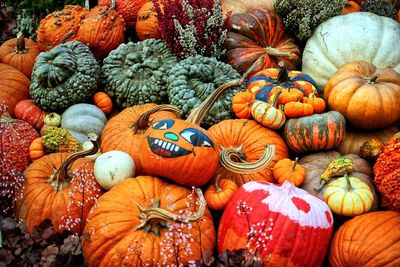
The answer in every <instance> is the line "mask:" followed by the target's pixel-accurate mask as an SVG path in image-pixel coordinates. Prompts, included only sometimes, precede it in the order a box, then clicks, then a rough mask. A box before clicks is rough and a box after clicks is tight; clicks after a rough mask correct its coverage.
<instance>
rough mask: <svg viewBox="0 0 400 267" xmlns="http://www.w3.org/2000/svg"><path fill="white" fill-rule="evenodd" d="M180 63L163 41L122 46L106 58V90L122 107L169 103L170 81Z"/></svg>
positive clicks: (146, 41)
mask: <svg viewBox="0 0 400 267" xmlns="http://www.w3.org/2000/svg"><path fill="white" fill-rule="evenodd" d="M177 62H178V60H177V58H176V56H175V55H173V54H172V53H171V52H170V50H169V49H168V47H167V46H166V45H165V43H164V42H162V41H161V40H155V39H148V40H144V41H141V42H137V43H133V42H129V43H127V44H121V45H120V46H119V47H118V48H117V49H115V50H114V51H112V52H111V53H110V54H109V55H108V57H107V58H105V59H104V64H103V72H104V77H105V91H106V93H107V94H108V95H109V96H110V97H111V98H113V99H114V100H115V101H116V103H117V105H118V106H120V107H124V108H126V107H131V106H134V105H140V104H145V103H158V104H161V103H167V100H168V99H167V92H166V91H167V81H166V78H167V76H168V73H169V71H170V70H171V68H172V67H173V66H174V65H175V64H176V63H177Z"/></svg>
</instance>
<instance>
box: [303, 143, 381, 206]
mask: <svg viewBox="0 0 400 267" xmlns="http://www.w3.org/2000/svg"><path fill="white" fill-rule="evenodd" d="M343 159H344V160H343ZM299 163H300V164H301V166H303V167H304V168H305V169H306V176H305V178H304V182H303V184H302V185H301V188H303V189H304V190H306V191H307V192H309V193H310V194H313V195H316V196H318V197H320V198H321V199H323V197H324V190H325V188H326V187H327V186H328V185H329V184H330V183H332V182H333V181H335V179H337V178H338V177H343V176H344V175H345V174H347V175H348V176H349V177H355V178H358V179H360V180H362V181H363V182H365V183H366V184H368V185H369V187H370V189H371V190H372V193H373V199H374V202H373V205H372V208H371V210H377V208H378V199H379V198H378V195H377V193H376V188H375V185H374V183H373V175H372V170H371V166H370V165H369V163H368V162H367V161H365V160H364V159H362V158H360V157H359V156H357V155H354V154H347V155H345V154H343V155H341V154H340V153H338V152H336V151H325V152H317V153H313V154H310V155H307V156H304V157H302V158H301V159H300V160H299Z"/></svg>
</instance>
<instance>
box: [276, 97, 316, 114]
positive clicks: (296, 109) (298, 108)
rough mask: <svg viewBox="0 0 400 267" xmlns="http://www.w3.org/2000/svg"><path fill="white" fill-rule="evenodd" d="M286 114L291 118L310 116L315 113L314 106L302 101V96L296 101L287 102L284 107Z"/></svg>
mask: <svg viewBox="0 0 400 267" xmlns="http://www.w3.org/2000/svg"><path fill="white" fill-rule="evenodd" d="M283 111H284V112H285V115H286V116H287V117H289V118H300V117H305V116H310V115H312V114H313V113H314V108H313V106H312V105H311V104H308V103H302V102H300V98H299V99H298V101H296V102H289V103H286V104H285V106H284V107H283Z"/></svg>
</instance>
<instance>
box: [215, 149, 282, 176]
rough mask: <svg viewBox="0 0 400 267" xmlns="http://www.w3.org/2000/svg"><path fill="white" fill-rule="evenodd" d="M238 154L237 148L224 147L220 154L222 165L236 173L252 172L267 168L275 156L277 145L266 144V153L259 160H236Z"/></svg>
mask: <svg viewBox="0 0 400 267" xmlns="http://www.w3.org/2000/svg"><path fill="white" fill-rule="evenodd" d="M237 154H238V152H237V150H235V149H233V148H228V149H223V150H222V151H221V154H220V162H221V165H222V166H223V167H224V168H225V169H227V170H228V171H231V172H234V173H239V174H250V173H254V172H256V171H260V170H262V169H265V168H266V167H267V166H268V164H269V163H270V162H271V161H272V160H273V159H274V157H275V145H266V146H265V149H264V154H263V155H262V156H261V158H260V159H259V160H258V161H254V162H247V161H243V160H242V161H241V162H236V161H235V159H237V158H238V155H237Z"/></svg>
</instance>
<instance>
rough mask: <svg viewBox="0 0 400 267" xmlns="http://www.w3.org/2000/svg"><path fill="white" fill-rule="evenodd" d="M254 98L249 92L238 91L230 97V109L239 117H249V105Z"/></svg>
mask: <svg viewBox="0 0 400 267" xmlns="http://www.w3.org/2000/svg"><path fill="white" fill-rule="evenodd" d="M254 100H255V97H254V95H253V94H252V93H251V92H248V91H246V92H239V93H237V94H236V95H234V96H233V97H232V110H233V112H234V113H235V115H236V117H238V118H239V119H249V118H251V106H252V104H253V101H254Z"/></svg>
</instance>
